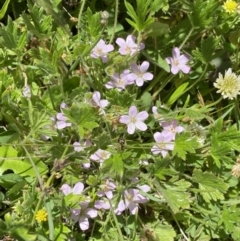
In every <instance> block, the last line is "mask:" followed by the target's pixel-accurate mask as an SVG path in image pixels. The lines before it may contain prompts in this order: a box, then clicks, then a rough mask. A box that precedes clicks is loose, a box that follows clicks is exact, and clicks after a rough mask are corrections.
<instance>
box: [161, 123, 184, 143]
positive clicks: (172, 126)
mask: <svg viewBox="0 0 240 241" xmlns="http://www.w3.org/2000/svg"><path fill="white" fill-rule="evenodd" d="M160 125H161V126H162V127H163V131H162V133H163V134H165V133H166V134H169V135H170V136H171V137H172V140H175V136H176V133H181V132H183V131H184V127H182V126H179V125H178V121H177V120H171V121H170V122H167V121H161V122H160Z"/></svg>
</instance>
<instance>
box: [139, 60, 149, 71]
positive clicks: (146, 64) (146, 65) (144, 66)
mask: <svg viewBox="0 0 240 241" xmlns="http://www.w3.org/2000/svg"><path fill="white" fill-rule="evenodd" d="M148 68H149V62H148V61H143V62H142V64H141V66H140V68H139V69H140V71H141V72H142V73H145V72H146V71H147V70H148Z"/></svg>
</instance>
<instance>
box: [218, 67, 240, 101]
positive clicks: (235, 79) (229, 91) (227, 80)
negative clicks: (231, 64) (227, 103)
mask: <svg viewBox="0 0 240 241" xmlns="http://www.w3.org/2000/svg"><path fill="white" fill-rule="evenodd" d="M213 85H214V86H215V87H216V88H217V89H219V90H218V91H217V93H221V95H222V96H223V98H224V99H226V98H229V99H230V100H232V99H234V98H236V97H237V95H239V94H240V76H237V75H236V74H235V73H232V69H231V68H229V69H228V70H227V71H225V75H224V77H223V75H222V74H221V73H219V75H218V78H217V80H216V82H215V83H214V84H213Z"/></svg>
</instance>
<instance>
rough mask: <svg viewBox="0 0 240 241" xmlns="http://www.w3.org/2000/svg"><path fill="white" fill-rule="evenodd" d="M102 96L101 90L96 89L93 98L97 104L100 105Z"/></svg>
mask: <svg viewBox="0 0 240 241" xmlns="http://www.w3.org/2000/svg"><path fill="white" fill-rule="evenodd" d="M100 98H101V95H100V92H99V91H94V93H93V95H92V99H93V100H94V102H95V103H96V104H97V105H99V102H100Z"/></svg>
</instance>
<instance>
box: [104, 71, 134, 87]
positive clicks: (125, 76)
mask: <svg viewBox="0 0 240 241" xmlns="http://www.w3.org/2000/svg"><path fill="white" fill-rule="evenodd" d="M129 74H130V70H128V69H125V70H124V71H123V72H122V73H121V74H118V73H115V74H113V76H112V77H111V81H109V82H107V83H106V84H105V86H106V88H107V89H112V88H117V90H118V91H122V90H124V89H125V88H126V86H127V85H131V84H133V83H134V81H131V80H130V78H129Z"/></svg>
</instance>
